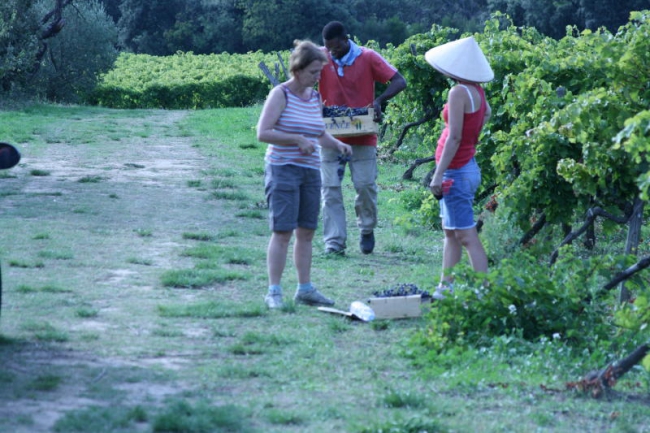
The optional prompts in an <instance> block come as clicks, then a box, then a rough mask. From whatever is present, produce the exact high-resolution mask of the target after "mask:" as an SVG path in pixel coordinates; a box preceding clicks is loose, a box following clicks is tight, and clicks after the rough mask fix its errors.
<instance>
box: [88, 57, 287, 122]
mask: <svg viewBox="0 0 650 433" xmlns="http://www.w3.org/2000/svg"><path fill="white" fill-rule="evenodd" d="M262 61H263V62H264V63H265V64H267V66H269V67H272V65H274V63H275V62H277V57H274V56H273V55H271V54H263V53H260V52H255V53H248V54H227V53H223V54H210V55H195V54H192V53H178V54H176V55H174V56H165V57H158V56H150V55H145V54H130V53H122V54H121V55H120V56H119V57H118V59H117V61H116V62H115V67H114V68H113V69H112V70H111V71H110V72H108V73H106V74H104V75H103V76H102V77H101V79H100V82H99V84H98V86H97V88H96V89H95V91H94V92H92V94H91V96H90V97H89V101H88V102H89V103H90V104H93V105H101V106H105V107H110V108H166V109H187V108H191V109H200V108H223V107H241V106H248V105H252V104H255V103H258V102H260V101H263V100H264V98H265V97H266V95H267V94H268V91H269V89H270V82H269V80H268V79H267V78H266V77H265V76H264V74H263V73H262V71H261V69H260V68H259V66H258V65H259V63H260V62H262Z"/></svg>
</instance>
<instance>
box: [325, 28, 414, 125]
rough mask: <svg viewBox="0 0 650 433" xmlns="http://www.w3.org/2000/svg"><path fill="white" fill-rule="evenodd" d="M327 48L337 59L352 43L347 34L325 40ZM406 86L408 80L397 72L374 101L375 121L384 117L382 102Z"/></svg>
mask: <svg viewBox="0 0 650 433" xmlns="http://www.w3.org/2000/svg"><path fill="white" fill-rule="evenodd" d="M324 42H325V48H327V50H328V51H329V52H330V54H331V55H332V57H334V58H335V59H340V58H341V57H343V56H345V55H346V54H347V53H348V51H350V43H349V42H348V38H347V36H343V37H338V38H332V39H329V40H325V41H324ZM405 88H406V80H405V79H404V77H403V76H402V74H400V73H399V72H395V75H393V77H392V78H391V79H390V81H389V83H388V86H387V87H386V90H384V93H382V94H381V95H379V96H377V98H375V100H374V101H373V102H372V106H373V108H374V109H375V116H374V119H373V120H374V121H375V122H378V123H379V122H381V120H382V118H383V113H382V111H381V104H383V103H384V101H388V100H389V99H391V98H392V97H393V96H395V95H397V94H398V93H399V92H401V91H402V90H404V89H405Z"/></svg>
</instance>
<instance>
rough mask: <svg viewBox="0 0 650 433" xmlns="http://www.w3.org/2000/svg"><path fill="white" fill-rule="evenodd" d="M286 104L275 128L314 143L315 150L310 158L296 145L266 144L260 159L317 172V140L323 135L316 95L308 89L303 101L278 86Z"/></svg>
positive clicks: (320, 112) (320, 110)
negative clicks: (264, 152) (264, 151)
mask: <svg viewBox="0 0 650 433" xmlns="http://www.w3.org/2000/svg"><path fill="white" fill-rule="evenodd" d="M282 90H283V91H284V94H285V96H286V100H287V105H286V107H285V109H284V111H283V112H282V114H281V115H280V118H279V119H278V121H277V123H276V124H275V129H276V130H278V131H282V132H287V133H289V134H300V135H303V136H305V137H307V138H308V139H309V140H310V141H312V142H313V143H314V147H315V148H316V151H315V152H314V153H312V154H311V155H304V154H302V153H301V152H300V148H299V147H298V145H297V144H290V145H277V144H269V145H268V147H267V148H266V156H265V157H264V160H265V161H266V163H267V164H271V165H287V164H293V165H297V166H299V167H305V168H313V169H316V170H318V169H320V146H319V144H318V137H320V136H321V135H323V133H324V132H325V124H324V123H323V112H322V107H321V102H320V95H319V94H318V92H317V91H316V90H312V93H311V95H310V97H309V99H307V100H305V99H302V98H300V97H299V96H297V95H294V94H293V93H291V91H290V90H289V88H288V87H287V86H285V85H284V84H283V85H282Z"/></svg>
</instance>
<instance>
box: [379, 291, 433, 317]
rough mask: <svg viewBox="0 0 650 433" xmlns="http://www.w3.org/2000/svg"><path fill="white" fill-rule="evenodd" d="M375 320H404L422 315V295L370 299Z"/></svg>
mask: <svg viewBox="0 0 650 433" xmlns="http://www.w3.org/2000/svg"><path fill="white" fill-rule="evenodd" d="M368 304H369V305H370V308H372V310H373V311H374V312H375V319H403V318H407V317H419V316H421V315H422V295H410V296H390V297H385V298H370V299H368Z"/></svg>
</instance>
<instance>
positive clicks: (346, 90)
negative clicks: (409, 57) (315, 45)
mask: <svg viewBox="0 0 650 433" xmlns="http://www.w3.org/2000/svg"><path fill="white" fill-rule="evenodd" d="M325 51H326V53H327V58H328V59H329V61H328V63H327V64H326V65H325V67H324V68H323V70H322V71H321V77H320V82H319V83H318V91H319V92H320V94H321V96H322V97H323V105H326V106H332V105H345V106H347V107H350V108H362V107H372V102H373V101H374V100H375V82H379V83H387V82H388V81H390V79H391V78H393V76H394V75H395V73H396V72H397V69H396V68H395V67H394V66H393V65H391V64H390V63H388V62H387V61H386V60H385V59H384V58H383V57H382V56H381V55H380V54H379V53H377V52H376V51H374V50H371V49H370V48H365V47H361V54H360V55H359V57H357V58H356V59H355V60H354V63H353V64H352V65H350V66H344V67H343V76H342V77H339V75H338V73H337V69H338V65H337V64H336V63H334V60H332V56H331V55H330V53H329V51H327V50H325ZM340 140H341V141H343V142H344V143H348V144H357V145H365V146H376V145H377V135H375V134H372V135H361V136H358V137H341V138H340Z"/></svg>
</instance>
